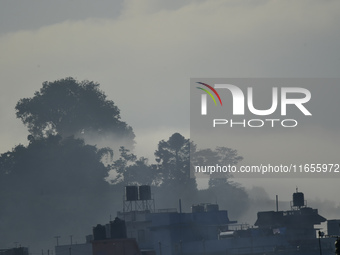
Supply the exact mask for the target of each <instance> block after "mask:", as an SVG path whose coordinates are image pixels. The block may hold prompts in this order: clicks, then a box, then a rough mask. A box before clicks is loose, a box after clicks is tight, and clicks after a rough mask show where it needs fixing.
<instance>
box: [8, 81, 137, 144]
mask: <svg viewBox="0 0 340 255" xmlns="http://www.w3.org/2000/svg"><path fill="white" fill-rule="evenodd" d="M15 109H16V115H17V117H18V118H20V119H21V120H22V122H23V123H24V124H25V125H26V126H27V127H28V130H29V132H30V133H31V135H32V136H33V137H34V138H42V137H47V136H49V135H50V134H53V135H55V134H59V135H61V136H62V137H63V138H65V137H68V136H72V135H74V136H79V135H80V134H84V133H85V134H88V133H91V134H95V135H100V136H107V135H110V134H115V135H116V137H120V138H125V139H127V140H129V142H130V144H133V139H134V133H133V131H132V128H131V127H130V126H128V125H127V124H126V123H125V122H123V121H121V120H120V111H119V109H118V107H117V106H116V105H115V104H114V102H113V101H111V100H107V98H106V95H105V94H104V92H102V91H101V90H100V89H99V84H97V83H94V82H92V81H81V82H78V81H76V80H75V79H73V78H71V77H69V78H65V79H61V80H57V81H54V82H44V83H43V86H42V88H41V89H40V91H37V92H35V93H34V97H32V98H23V99H20V101H19V102H18V103H17V105H16V107H15Z"/></svg>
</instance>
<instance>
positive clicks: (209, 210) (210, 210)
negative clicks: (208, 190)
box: [205, 204, 219, 212]
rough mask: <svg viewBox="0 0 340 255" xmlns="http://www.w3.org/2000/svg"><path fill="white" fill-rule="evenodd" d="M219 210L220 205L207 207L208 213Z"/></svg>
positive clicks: (208, 205)
mask: <svg viewBox="0 0 340 255" xmlns="http://www.w3.org/2000/svg"><path fill="white" fill-rule="evenodd" d="M218 210H219V207H218V204H207V205H205V211H206V212H217V211H218Z"/></svg>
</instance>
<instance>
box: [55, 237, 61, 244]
mask: <svg viewBox="0 0 340 255" xmlns="http://www.w3.org/2000/svg"><path fill="white" fill-rule="evenodd" d="M54 238H55V239H57V246H59V238H60V236H55V237H54Z"/></svg>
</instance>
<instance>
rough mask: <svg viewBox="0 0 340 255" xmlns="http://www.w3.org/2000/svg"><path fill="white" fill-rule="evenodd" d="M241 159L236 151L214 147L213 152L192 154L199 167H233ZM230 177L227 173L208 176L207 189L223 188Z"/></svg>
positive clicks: (202, 151)
mask: <svg viewBox="0 0 340 255" xmlns="http://www.w3.org/2000/svg"><path fill="white" fill-rule="evenodd" d="M242 160H243V157H242V156H239V155H238V153H237V150H234V149H231V148H227V147H216V149H215V150H211V149H202V150H198V151H197V152H195V154H194V161H195V164H196V165H200V166H209V165H210V166H215V165H216V164H218V165H220V166H228V165H230V166H234V165H237V164H238V162H240V161H242ZM230 177H232V175H231V174H229V173H214V174H212V175H210V179H209V188H213V187H218V186H223V185H224V184H226V183H228V179H229V178H230Z"/></svg>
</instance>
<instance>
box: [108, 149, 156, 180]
mask: <svg viewBox="0 0 340 255" xmlns="http://www.w3.org/2000/svg"><path fill="white" fill-rule="evenodd" d="M119 152H120V157H119V159H117V160H115V161H114V162H113V164H112V170H114V171H115V172H116V177H115V178H114V179H113V180H112V181H111V183H114V184H117V183H123V184H124V186H126V185H137V184H140V185H146V184H149V185H151V184H156V183H157V176H156V171H155V167H154V165H149V164H148V159H147V158H145V157H140V158H138V159H137V156H136V155H135V154H133V153H131V152H130V150H128V149H126V148H125V147H124V146H121V147H120V148H119Z"/></svg>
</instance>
